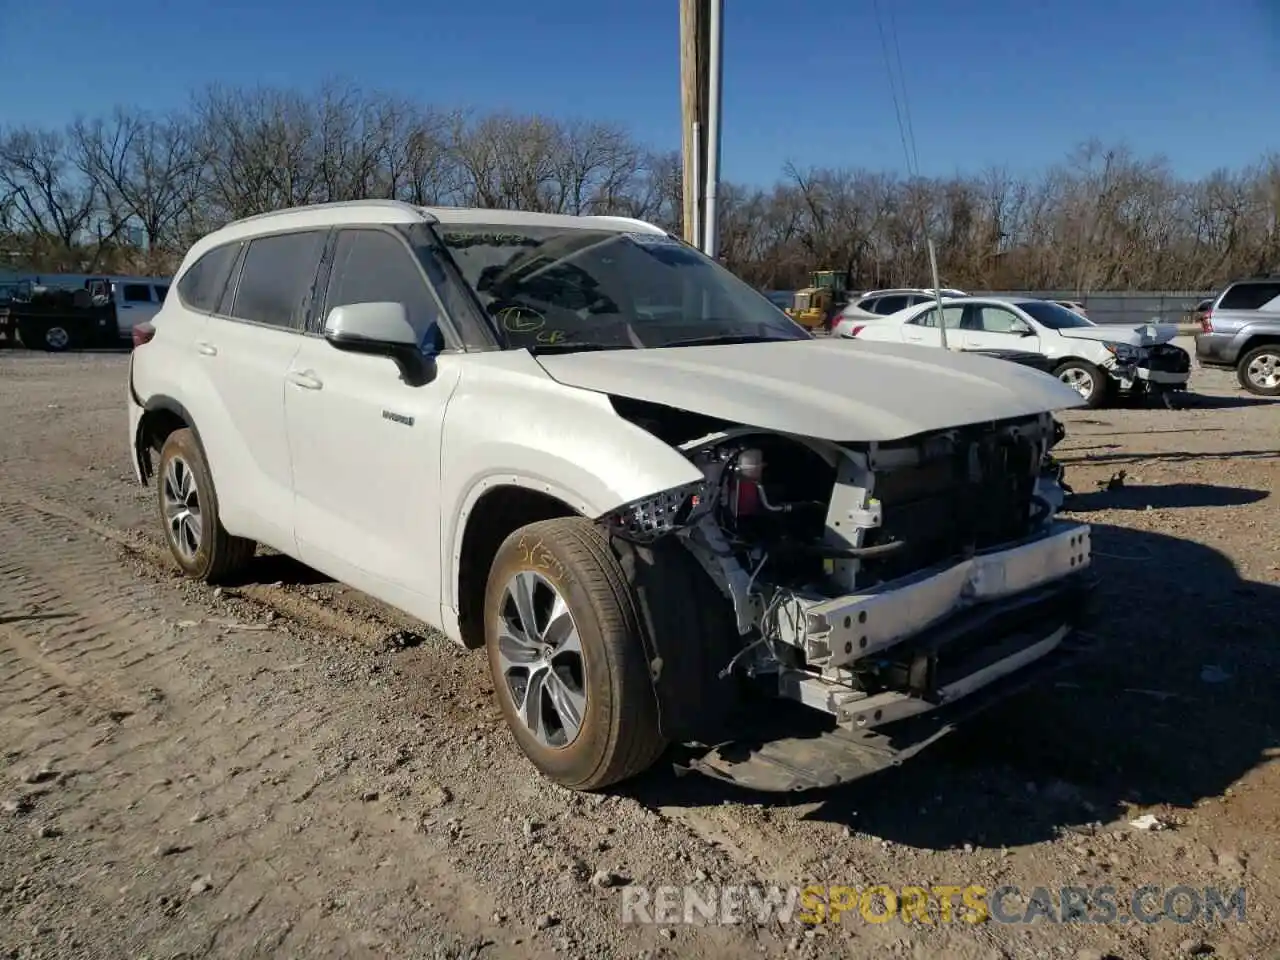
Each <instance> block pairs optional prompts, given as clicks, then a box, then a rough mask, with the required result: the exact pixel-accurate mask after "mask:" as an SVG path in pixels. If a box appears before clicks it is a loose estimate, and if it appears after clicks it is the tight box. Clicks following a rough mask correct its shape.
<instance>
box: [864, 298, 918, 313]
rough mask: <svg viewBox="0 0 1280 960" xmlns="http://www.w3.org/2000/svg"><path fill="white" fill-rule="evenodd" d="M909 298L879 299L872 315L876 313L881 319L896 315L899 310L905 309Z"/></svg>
mask: <svg viewBox="0 0 1280 960" xmlns="http://www.w3.org/2000/svg"><path fill="white" fill-rule="evenodd" d="M910 299H911V298H910V297H907V296H905V295H904V296H899V295H894V296H892V297H881V298H880V299H879V300H878V301H877V302H876V308H875V310H873V311H872V312H873V313H878V314H880V316H882V317H887V316H888V315H889V314H891V313H897V312H898V311H899V310H905V309H906V308H907V306H908V305H909V304H908V301H909V300H910Z"/></svg>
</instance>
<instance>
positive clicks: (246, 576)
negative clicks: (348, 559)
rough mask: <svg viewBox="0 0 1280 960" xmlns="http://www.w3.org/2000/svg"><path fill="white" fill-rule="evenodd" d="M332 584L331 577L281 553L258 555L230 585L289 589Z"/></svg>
mask: <svg viewBox="0 0 1280 960" xmlns="http://www.w3.org/2000/svg"><path fill="white" fill-rule="evenodd" d="M333 582H334V580H333V577H329V576H326V575H325V574H323V573H321V572H320V571H319V570H312V569H311V568H310V567H308V566H307V565H306V564H304V563H300V562H298V561H297V560H295V559H293V557H286V556H285V555H284V554H282V553H259V554H258V555H257V556H256V557H254V558H253V560H252V561H251V562H250V563H249V564H247V565H246V566H245V568H244V571H243V573H241V574H240V575H239V576H238V577H237V578H236V581H235V583H233V584H231V585H232V586H244V585H246V584H250V583H278V584H281V585H283V586H290V587H311V586H317V585H319V584H322V583H333Z"/></svg>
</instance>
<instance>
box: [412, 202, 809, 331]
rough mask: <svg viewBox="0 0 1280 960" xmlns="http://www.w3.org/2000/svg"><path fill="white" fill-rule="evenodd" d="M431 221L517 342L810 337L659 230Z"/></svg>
mask: <svg viewBox="0 0 1280 960" xmlns="http://www.w3.org/2000/svg"><path fill="white" fill-rule="evenodd" d="M436 230H437V232H438V233H439V235H440V239H441V241H442V242H443V243H444V245H445V247H446V248H447V249H448V251H449V253H450V254H451V255H452V257H453V259H454V261H455V262H456V263H457V265H458V268H459V270H460V271H461V273H462V276H463V278H464V279H465V280H466V281H467V283H468V284H469V285H470V286H471V288H472V290H473V291H474V292H475V293H476V295H477V297H478V298H479V300H480V304H481V306H483V307H484V309H485V310H486V312H487V313H488V314H489V316H490V317H491V318H492V319H493V321H494V324H495V326H497V328H498V329H499V330H501V331H502V336H503V338H504V339H505V341H506V343H507V346H508V347H510V348H513V349H520V348H528V349H530V350H534V351H542V352H549V351H551V350H565V351H568V350H579V349H580V350H590V349H595V350H601V349H628V348H641V349H643V348H649V347H669V346H679V345H684V344H689V343H715V342H742V341H753V340H808V339H812V338H811V337H810V335H809V334H808V333H807V332H806V331H805V330H804V329H803V328H802V327H800V326H799V325H797V324H795V323H793V322H792V321H791V320H790V319H789V318H788V317H787V316H786V315H785V314H783V313H782V311H781V310H779V309H778V308H777V307H775V306H774V305H773V304H772V303H770V302H769V300H768V299H767V298H766V297H764V296H763V295H761V294H760V293H758V292H757V291H756V290H754V289H753V288H752V287H750V286H749V285H748V284H746V283H744V282H742V281H741V280H739V279H738V278H737V277H735V276H734V275H733V274H732V273H730V272H729V271H728V270H727V269H725V268H724V267H722V266H720V265H719V264H717V263H714V262H712V261H711V260H709V259H708V258H707V257H705V256H703V255H702V254H701V253H699V252H697V251H696V250H693V249H692V248H690V247H688V246H685V245H684V244H682V243H680V242H679V241H678V240H674V239H672V238H670V237H668V236H665V235H661V234H647V233H622V232H615V231H609V230H589V229H583V228H581V227H571V228H567V229H566V228H561V227H537V226H523V225H519V226H517V225H511V224H487V225H486V224H466V225H454V224H440V225H438V226H437V227H436Z"/></svg>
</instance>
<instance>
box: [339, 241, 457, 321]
mask: <svg viewBox="0 0 1280 960" xmlns="http://www.w3.org/2000/svg"><path fill="white" fill-rule="evenodd" d="M382 301H388V302H391V303H400V304H404V308H405V312H406V313H408V315H409V322H410V323H411V324H413V329H414V330H415V331H417V334H418V342H419V343H424V342H425V339H426V337H427V335H428V334H431V335H432V336H434V337H438V336H439V329H440V328H439V321H440V310H439V308H438V307H437V306H436V301H435V297H434V296H432V294H431V291H430V290H429V289H428V287H427V281H426V279H425V278H424V277H423V275H422V271H421V270H420V269H419V268H418V262H417V261H416V260H415V259H414V257H413V254H412V253H410V252H409V249H408V248H407V247H406V246H405V245H404V244H403V243H401V242H400V241H399V240H397V239H396V238H395V237H394V236H392V235H391V234H389V233H385V232H383V231H381V230H344V231H342V232H341V233H340V234H338V243H337V247H336V249H335V250H334V257H333V272H332V274H331V275H330V280H329V295H328V297H327V299H326V301H325V310H332V309H333V308H334V307H344V306H347V305H349V304H353V303H378V302H382Z"/></svg>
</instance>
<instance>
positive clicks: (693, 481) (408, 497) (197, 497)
mask: <svg viewBox="0 0 1280 960" xmlns="http://www.w3.org/2000/svg"><path fill="white" fill-rule="evenodd" d="M138 339H139V341H140V345H139V346H138V347H137V348H136V349H135V351H134V352H133V355H132V360H131V363H130V385H129V431H130V434H129V444H130V448H131V451H132V459H133V461H134V464H135V469H136V471H137V475H138V478H139V480H140V481H141V482H143V483H150V482H154V484H155V489H156V491H157V507H158V510H159V514H160V517H161V519H162V521H163V524H164V531H165V535H166V537H167V539H168V543H169V545H170V547H171V549H172V552H173V556H174V558H175V559H176V560H177V562H178V564H179V566H181V568H182V569H183V571H185V572H186V573H187V574H188V575H189V576H191V577H194V578H198V579H203V580H205V581H209V582H214V581H219V580H223V581H225V580H227V579H228V578H232V577H234V576H236V575H240V576H245V575H248V576H251V575H252V569H251V568H250V569H249V570H248V571H242V570H241V569H240V568H243V567H245V565H246V564H248V563H249V561H250V560H251V558H252V556H253V554H254V550H255V545H256V544H263V545H266V546H269V547H271V548H274V549H275V550H277V551H281V552H283V553H285V554H288V555H291V556H293V557H296V558H298V559H299V560H301V561H302V562H304V563H306V564H308V565H310V566H312V567H314V568H315V569H317V570H320V571H323V572H325V573H327V574H329V575H330V576H332V577H334V578H336V579H338V580H340V581H343V582H345V583H348V584H350V585H352V586H354V587H356V588H358V589H360V590H363V591H366V592H367V593H369V594H371V595H372V596H374V597H376V598H379V599H381V600H382V601H385V602H386V603H389V604H391V605H393V606H395V607H397V608H399V609H401V610H403V611H406V612H407V613H409V614H411V615H413V616H415V617H417V618H420V619H421V620H423V621H425V622H426V623H427V624H428V625H430V626H432V627H435V628H437V629H439V630H440V631H442V632H443V633H444V634H446V635H447V636H448V637H450V638H451V639H453V640H454V641H456V642H458V643H460V644H463V645H465V646H466V647H470V648H479V647H485V648H486V650H487V652H488V658H489V664H490V668H491V670H492V673H493V677H494V685H495V692H496V696H497V698H498V700H499V703H500V705H501V708H502V710H503V712H504V714H505V716H506V718H507V721H508V723H509V724H510V726H511V729H512V731H513V733H514V736H515V739H516V741H517V743H518V744H519V746H520V748H521V749H522V750H523V751H524V753H525V754H526V755H527V756H528V757H529V758H530V759H531V760H532V761H533V763H534V764H535V765H536V766H537V768H538V769H539V770H541V771H542V772H543V773H544V774H545V775H547V776H548V777H550V778H552V779H553V780H555V781H557V782H559V783H561V784H564V785H566V786H569V787H572V788H576V789H589V788H597V787H601V786H604V785H606V784H609V783H613V782H616V781H618V780H621V779H623V778H625V777H628V776H630V775H632V774H635V773H637V772H639V771H641V770H643V769H645V768H646V767H647V766H649V765H650V764H652V763H653V762H654V760H655V759H656V758H657V757H658V756H659V754H660V753H661V752H662V750H663V749H664V747H665V745H666V744H667V743H668V742H671V741H677V742H680V743H684V744H691V743H692V744H699V743H700V744H704V745H705V744H724V743H726V742H729V741H734V740H740V741H750V742H752V743H754V744H755V746H756V747H759V745H760V744H761V743H764V744H765V747H764V748H761V749H746V748H744V751H743V752H740V753H737V754H734V753H729V754H726V753H725V752H723V751H720V750H707V748H706V747H705V746H704V747H701V748H699V752H696V753H695V754H694V759H693V760H692V761H691V762H692V763H693V764H694V765H695V766H697V767H698V768H699V769H701V770H704V771H706V772H709V773H713V774H715V775H718V776H724V777H727V778H729V779H731V780H736V781H738V782H742V783H748V784H751V785H753V786H759V787H764V788H770V789H799V788H802V787H807V786H814V785H817V784H821V783H830V782H835V781H840V780H848V779H853V778H855V777H857V776H860V775H862V774H865V773H867V772H870V771H871V770H874V769H877V768H880V767H884V766H887V765H889V764H890V763H894V762H897V761H898V760H900V759H901V758H902V757H903V756H905V755H907V754H908V753H910V752H914V751H916V750H918V749H921V748H922V747H923V745H924V744H926V743H928V742H930V741H931V740H932V739H933V738H936V737H937V736H938V735H940V733H939V731H942V732H945V730H946V729H950V726H949V724H950V723H951V722H952V721H951V720H948V719H946V718H947V717H949V716H950V715H951V713H954V712H955V709H965V710H967V709H970V708H973V709H976V708H977V707H978V706H981V705H983V704H985V703H987V702H990V701H992V700H994V699H998V698H999V697H1001V696H1003V695H1004V694H1005V693H1006V692H1007V691H1008V690H1009V689H1012V687H1013V686H1016V685H1017V684H1019V683H1022V682H1025V681H1029V680H1030V679H1031V678H1032V677H1033V676H1038V675H1039V672H1040V671H1041V670H1042V669H1047V668H1048V666H1049V665H1051V664H1055V663H1059V662H1062V658H1063V657H1065V656H1066V654H1067V652H1069V646H1068V644H1067V638H1068V637H1069V635H1070V634H1071V626H1072V624H1073V622H1074V620H1075V618H1076V617H1077V616H1078V615H1079V613H1080V610H1081V606H1080V604H1079V602H1078V601H1079V598H1080V592H1081V591H1082V590H1085V589H1086V588H1087V586H1088V584H1087V582H1085V581H1084V580H1082V579H1081V578H1082V576H1083V571H1084V569H1085V568H1086V567H1087V565H1088V562H1089V531H1088V527H1086V526H1083V525H1080V524H1075V523H1065V522H1062V521H1060V520H1058V519H1056V518H1055V516H1054V512H1055V508H1056V505H1057V504H1058V503H1059V502H1060V491H1059V490H1058V488H1057V484H1056V480H1055V479H1054V478H1053V476H1052V475H1050V474H1045V473H1044V472H1043V471H1042V469H1041V463H1042V461H1044V460H1046V459H1047V456H1046V455H1047V452H1048V449H1049V448H1050V447H1051V446H1052V445H1053V443H1054V442H1056V440H1057V439H1058V438H1059V437H1060V434H1059V433H1058V432H1056V431H1055V427H1056V424H1055V422H1054V419H1053V417H1052V414H1051V411H1053V410H1055V409H1058V408H1062V407H1070V406H1075V405H1078V403H1079V397H1078V396H1077V395H1076V394H1075V393H1074V392H1073V391H1072V390H1070V389H1069V388H1067V387H1065V386H1063V385H1062V384H1060V383H1058V382H1056V381H1054V380H1052V379H1051V378H1048V377H1044V376H1042V375H1040V374H1038V373H1036V372H1034V371H1029V370H1022V369H1021V368H1018V367H1016V366H1014V365H1012V364H1006V363H1001V362H999V361H993V360H987V359H984V358H975V357H961V356H949V355H946V354H943V353H942V352H940V351H939V352H938V353H936V354H931V353H926V352H921V351H918V350H912V349H911V348H907V347H896V346H888V345H881V346H872V345H864V344H860V343H857V342H849V341H840V340H832V339H828V338H822V339H815V338H814V337H812V336H811V335H810V334H808V333H807V332H806V331H804V330H803V329H801V328H800V327H798V326H796V325H795V324H793V323H792V322H791V321H789V320H788V319H787V318H786V317H785V316H783V315H782V314H781V313H780V312H779V311H778V310H777V309H776V308H775V307H774V306H773V305H772V304H770V303H769V301H768V300H766V299H765V298H764V297H762V296H761V295H760V294H759V293H757V292H756V291H754V290H752V289H751V288H750V287H749V286H747V285H746V284H744V283H742V282H741V281H739V280H738V279H737V278H736V277H734V276H733V275H732V274H731V273H730V272H729V271H727V270H726V269H724V268H723V267H722V266H720V265H718V264H716V263H714V262H712V261H710V260H708V259H707V258H706V257H704V256H703V255H702V254H700V253H699V252H697V251H696V250H693V249H692V248H690V247H689V246H687V245H686V244H684V243H682V242H681V241H679V240H677V239H675V238H673V237H671V236H669V235H668V234H666V233H664V232H663V231H662V230H661V229H659V228H657V227H655V226H653V225H651V224H648V223H643V222H640V221H636V220H626V219H622V218H612V217H567V216H554V215H545V214H532V213H517V212H507V211H493V210H459V209H424V208H421V207H413V206H408V205H406V204H401V203H395V202H390V201H367V202H358V203H347V204H332V205H323V206H317V207H310V208H301V209H296V210H286V211H283V212H279V213H273V214H268V215H264V216H259V217H254V218H250V219H248V220H243V221H240V222H238V223H234V224H231V225H230V226H227V227H225V228H223V229H221V230H219V231H217V232H216V233H213V234H211V235H210V236H207V237H205V238H204V239H203V240H201V241H199V242H198V243H197V244H196V245H195V246H194V247H193V248H192V249H191V251H190V252H189V253H188V254H187V257H186V259H185V260H184V261H183V263H182V265H181V268H180V269H179V271H178V274H177V276H176V278H175V283H174V287H173V293H172V294H171V295H170V296H169V297H168V299H167V300H166V302H165V305H164V308H163V309H162V310H161V311H160V313H159V315H158V316H157V317H156V320H155V322H154V324H153V325H152V326H150V327H148V328H147V329H146V330H145V331H143V332H142V333H141V335H140V336H139V338H138ZM837 398H839V400H840V402H838V403H837V402H835V401H836V399H837ZM779 697H780V698H785V699H790V700H795V701H799V702H800V703H803V704H805V705H807V706H809V707H812V708H815V709H816V710H817V711H818V712H819V714H818V715H815V718H816V719H823V718H821V716H820V714H822V713H825V714H827V717H826V718H825V721H824V722H825V723H826V724H827V730H826V733H825V734H824V735H823V737H821V738H819V739H817V740H813V739H796V738H795V737H794V736H793V735H794V733H795V732H796V731H795V729H794V727H792V726H787V727H785V729H783V730H781V731H779V730H776V729H775V730H773V731H772V732H771V733H762V732H761V729H760V726H759V721H764V720H769V721H776V720H780V719H781V718H784V717H787V718H789V717H791V714H786V713H782V712H780V711H778V710H775V709H766V710H761V709H760V707H759V701H760V700H761V699H762V698H763V699H768V698H779ZM953 701H954V702H958V707H955V706H954V704H953ZM953 707H954V708H953ZM948 711H951V713H949V712H948ZM921 714H924V715H925V716H924V718H923V721H921V717H920V716H919V715H921ZM931 718H936V727H937V728H936V729H934V728H930V727H929V723H932V722H934V720H933V719H931ZM944 721H945V722H944ZM789 735H792V736H789ZM824 751H825V752H824Z"/></svg>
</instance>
